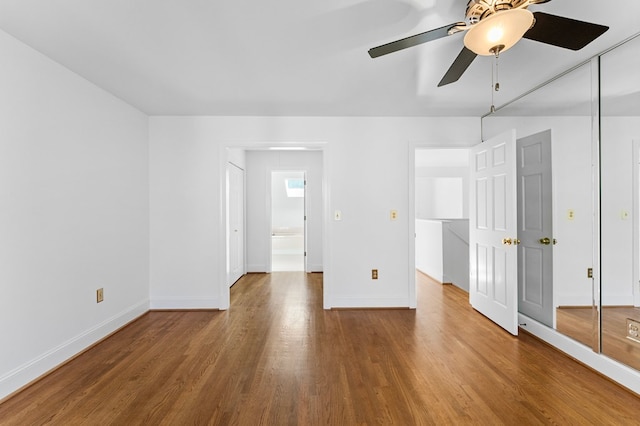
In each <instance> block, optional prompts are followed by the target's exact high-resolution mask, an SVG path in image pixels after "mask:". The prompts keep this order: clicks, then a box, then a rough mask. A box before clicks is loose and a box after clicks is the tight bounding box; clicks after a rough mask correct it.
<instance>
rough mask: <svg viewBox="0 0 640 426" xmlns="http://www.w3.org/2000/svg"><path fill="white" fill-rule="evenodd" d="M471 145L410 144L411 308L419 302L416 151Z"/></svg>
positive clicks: (409, 267)
mask: <svg viewBox="0 0 640 426" xmlns="http://www.w3.org/2000/svg"><path fill="white" fill-rule="evenodd" d="M469 148H471V146H470V145H462V144H460V145H457V144H454V145H430V144H426V143H424V142H422V143H421V142H409V153H408V154H409V167H408V170H409V179H408V181H409V205H408V206H407V211H408V212H409V216H408V217H409V227H408V228H409V229H408V231H409V249H408V252H409V254H408V256H409V259H408V265H407V267H408V272H409V273H408V274H407V275H408V277H409V281H408V290H409V308H410V309H415V308H416V306H417V304H418V301H417V294H416V238H415V237H416V150H418V149H420V150H422V149H438V150H444V149H469Z"/></svg>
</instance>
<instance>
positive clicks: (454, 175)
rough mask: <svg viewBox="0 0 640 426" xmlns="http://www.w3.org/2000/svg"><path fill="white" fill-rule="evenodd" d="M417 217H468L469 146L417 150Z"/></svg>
mask: <svg viewBox="0 0 640 426" xmlns="http://www.w3.org/2000/svg"><path fill="white" fill-rule="evenodd" d="M415 174H416V182H415V183H416V188H415V189H416V195H415V199H416V218H418V219H468V218H469V150H468V149H418V150H416V171H415Z"/></svg>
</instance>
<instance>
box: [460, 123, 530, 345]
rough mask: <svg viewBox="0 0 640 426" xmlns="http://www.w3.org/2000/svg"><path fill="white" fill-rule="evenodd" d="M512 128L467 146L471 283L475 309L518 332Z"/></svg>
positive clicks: (513, 138)
mask: <svg viewBox="0 0 640 426" xmlns="http://www.w3.org/2000/svg"><path fill="white" fill-rule="evenodd" d="M515 149H516V141H515V131H510V132H506V133H503V134H501V135H499V136H497V137H495V138H493V139H490V140H488V141H486V142H484V143H482V144H480V145H478V146H476V147H474V148H473V149H472V150H471V154H470V155H471V159H470V160H471V161H470V164H472V170H471V180H472V184H471V186H470V187H471V191H470V192H471V194H470V195H471V203H472V204H471V205H472V206H473V209H472V212H473V214H472V215H471V218H470V233H469V243H470V257H471V259H470V278H471V283H470V288H469V299H470V302H471V305H472V306H473V307H474V309H476V310H478V311H479V312H481V313H482V314H483V315H485V316H487V317H488V318H489V319H491V320H492V321H494V322H495V323H497V324H498V325H500V326H501V327H503V328H504V329H505V330H507V331H508V332H510V333H511V334H514V335H517V334H518V322H517V315H518V312H517V306H518V303H517V301H518V295H517V270H518V265H517V250H516V248H515V247H516V245H515V242H516V241H517V238H516V236H517V232H516V231H517V226H516V224H517V216H516V213H515V210H516V186H515V185H516V180H515V179H516V169H515V154H516V152H515Z"/></svg>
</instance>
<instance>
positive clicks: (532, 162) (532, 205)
mask: <svg viewBox="0 0 640 426" xmlns="http://www.w3.org/2000/svg"><path fill="white" fill-rule="evenodd" d="M517 160H518V169H517V175H518V182H519V190H518V207H519V208H518V238H519V239H520V242H521V244H520V246H519V247H518V268H519V272H518V287H519V288H518V294H519V298H518V310H519V311H520V312H521V313H523V314H525V315H527V316H528V317H531V318H533V319H535V320H536V321H539V322H541V323H543V324H545V325H548V326H549V327H553V245H554V242H555V240H554V238H553V226H552V213H553V211H552V205H551V201H552V197H551V191H552V183H551V132H550V131H546V132H542V133H538V134H535V135H532V136H529V137H526V138H523V139H519V140H518V142H517ZM545 238H546V239H547V240H546V241H545Z"/></svg>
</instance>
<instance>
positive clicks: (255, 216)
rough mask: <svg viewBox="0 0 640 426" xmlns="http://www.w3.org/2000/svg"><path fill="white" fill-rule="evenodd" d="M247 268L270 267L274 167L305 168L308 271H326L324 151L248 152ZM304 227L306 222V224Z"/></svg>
mask: <svg viewBox="0 0 640 426" xmlns="http://www.w3.org/2000/svg"><path fill="white" fill-rule="evenodd" d="M246 158H247V241H248V244H247V270H248V271H249V272H266V271H269V270H270V266H269V265H270V263H271V261H270V247H271V239H270V237H269V236H270V235H271V223H270V214H269V213H268V212H269V210H270V208H271V204H270V198H271V194H270V188H271V186H270V184H271V171H272V170H305V171H306V177H307V193H306V203H307V270H308V271H310V272H320V271H322V270H323V261H322V238H323V232H322V229H323V210H322V199H323V195H322V194H323V192H322V186H323V175H322V167H323V165H322V152H321V151H247V155H246ZM302 226H304V224H302Z"/></svg>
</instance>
